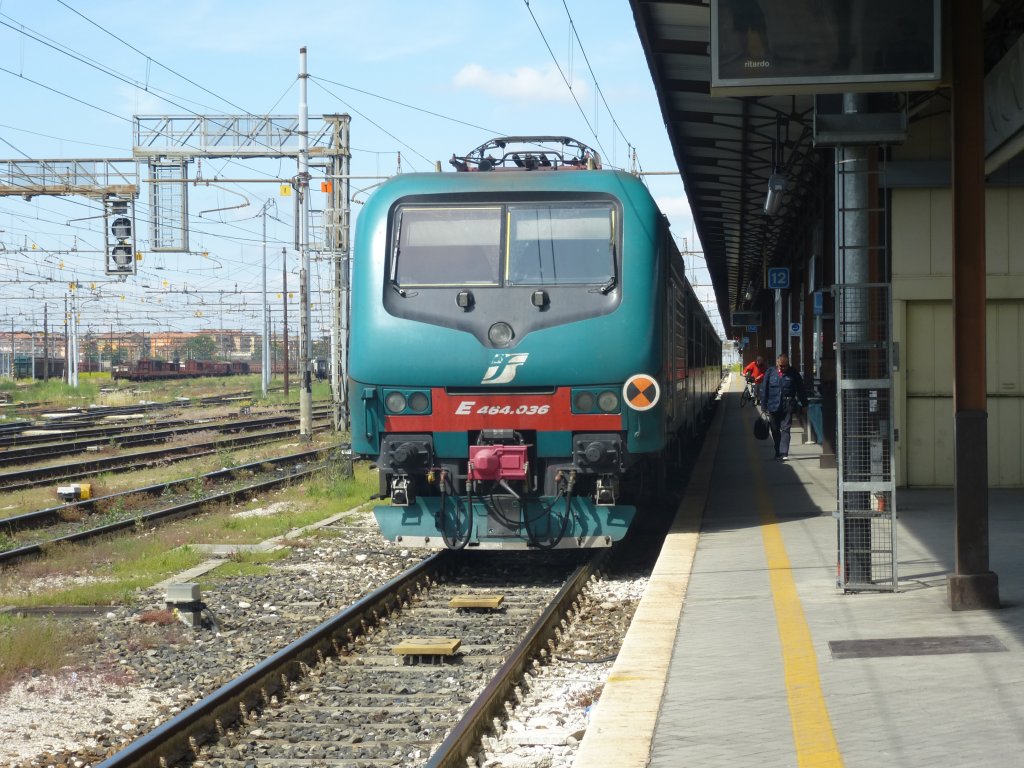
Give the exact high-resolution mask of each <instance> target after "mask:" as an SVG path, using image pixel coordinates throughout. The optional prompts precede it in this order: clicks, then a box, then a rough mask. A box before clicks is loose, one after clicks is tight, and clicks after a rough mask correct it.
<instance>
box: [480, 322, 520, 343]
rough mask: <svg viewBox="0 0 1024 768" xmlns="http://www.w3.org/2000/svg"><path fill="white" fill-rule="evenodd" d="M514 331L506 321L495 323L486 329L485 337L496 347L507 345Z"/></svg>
mask: <svg viewBox="0 0 1024 768" xmlns="http://www.w3.org/2000/svg"><path fill="white" fill-rule="evenodd" d="M513 336H515V333H513V331H512V326H511V325H509V324H508V323H495V324H494V325H492V326H491V327H490V328H488V329H487V338H488V339H490V341H491V344H493V345H494V346H496V347H507V346H508V345H509V343H510V342H511V341H512V337H513Z"/></svg>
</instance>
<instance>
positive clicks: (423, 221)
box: [390, 202, 616, 288]
mask: <svg viewBox="0 0 1024 768" xmlns="http://www.w3.org/2000/svg"><path fill="white" fill-rule="evenodd" d="M394 226H395V229H394V232H393V234H392V261H391V271H390V274H391V281H392V283H393V284H395V285H396V286H398V287H402V288H405V287H430V286H452V285H456V286H461V285H465V286H499V285H501V284H505V285H594V284H596V285H605V284H611V283H614V281H615V237H616V234H615V209H614V207H613V206H612V205H611V204H610V203H596V204H595V203H586V204H585V203H568V202H566V203H561V202H559V203H530V204H509V205H494V206H445V207H442V206H430V207H428V206H422V207H420V206H402V207H401V208H399V210H398V212H397V215H396V217H395V225H394Z"/></svg>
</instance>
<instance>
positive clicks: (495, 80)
mask: <svg viewBox="0 0 1024 768" xmlns="http://www.w3.org/2000/svg"><path fill="white" fill-rule="evenodd" d="M452 82H453V83H454V85H455V86H456V87H457V88H475V89H477V90H480V91H483V92H485V93H489V94H491V95H493V96H500V97H501V98H503V99H515V100H517V101H532V102H557V103H572V94H573V93H575V94H576V98H577V99H578V100H579V101H580V102H581V103H582V102H583V100H584V99H586V98H588V94H589V93H590V87H589V84H588V83H587V82H586V81H577V82H576V83H574V84H573V90H572V92H571V93H570V91H569V89H568V88H567V87H566V85H565V81H564V80H562V75H561V74H559V72H558V70H557V69H556V68H555V67H553V66H552V67H549V68H547V69H546V70H543V71H541V70H538V69H535V68H533V67H516V68H515V69H514V70H513V71H512V72H492V71H490V70H488V69H486V68H484V67H482V66H480V65H479V64H467V65H466V66H464V67H463V68H462V69H460V70H459V71H458V72H456V73H455V77H454V78H453V80H452Z"/></svg>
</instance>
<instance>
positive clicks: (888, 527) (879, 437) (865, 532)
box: [836, 284, 898, 591]
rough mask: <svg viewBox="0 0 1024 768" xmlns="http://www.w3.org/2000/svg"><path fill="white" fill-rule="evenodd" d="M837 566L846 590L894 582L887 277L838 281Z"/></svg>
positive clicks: (891, 587) (893, 585)
mask: <svg viewBox="0 0 1024 768" xmlns="http://www.w3.org/2000/svg"><path fill="white" fill-rule="evenodd" d="M836 298H837V304H836V324H837V334H836V335H837V339H838V342H837V363H838V366H837V373H838V378H839V399H838V444H839V451H838V455H837V459H838V484H839V489H838V490H839V572H838V579H837V583H838V585H839V586H840V587H842V588H843V589H845V590H847V591H862V590H893V591H895V590H896V588H897V578H898V577H897V573H896V536H895V530H896V527H895V524H896V509H895V493H894V492H895V483H894V473H893V467H894V461H893V437H894V431H893V422H892V418H893V402H892V374H891V371H892V355H891V341H890V339H891V338H892V326H891V322H890V306H891V302H890V290H889V286H888V285H886V284H857V285H844V286H837V287H836Z"/></svg>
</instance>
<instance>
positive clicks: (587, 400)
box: [573, 391, 594, 413]
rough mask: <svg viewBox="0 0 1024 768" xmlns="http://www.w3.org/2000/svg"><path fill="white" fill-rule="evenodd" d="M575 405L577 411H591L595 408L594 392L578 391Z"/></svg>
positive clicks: (574, 400)
mask: <svg viewBox="0 0 1024 768" xmlns="http://www.w3.org/2000/svg"><path fill="white" fill-rule="evenodd" d="M573 407H574V408H575V409H576V412H577V413H591V412H592V411H593V410H594V393H593V392H586V391H583V392H577V393H576V396H575V397H574V398H573Z"/></svg>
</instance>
